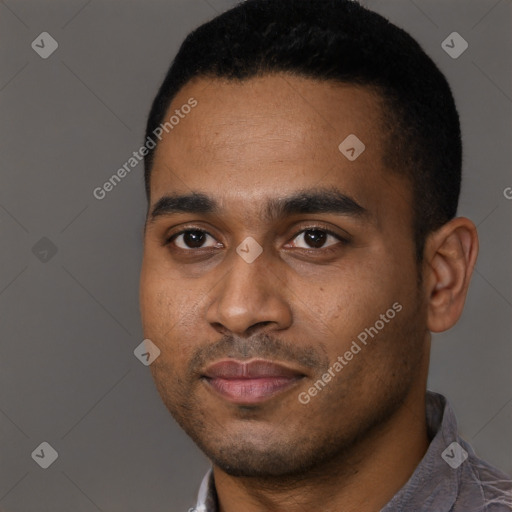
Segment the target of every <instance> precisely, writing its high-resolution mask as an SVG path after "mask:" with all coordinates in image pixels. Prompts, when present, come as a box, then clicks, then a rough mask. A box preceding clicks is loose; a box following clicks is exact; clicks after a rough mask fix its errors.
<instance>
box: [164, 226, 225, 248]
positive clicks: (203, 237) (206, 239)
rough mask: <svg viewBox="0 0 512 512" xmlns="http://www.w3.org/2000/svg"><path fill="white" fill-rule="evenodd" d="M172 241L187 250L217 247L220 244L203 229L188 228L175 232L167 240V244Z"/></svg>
mask: <svg viewBox="0 0 512 512" xmlns="http://www.w3.org/2000/svg"><path fill="white" fill-rule="evenodd" d="M170 243H174V245H176V247H179V248H180V249H185V250H190V249H203V248H205V247H216V246H217V244H218V242H217V241H216V240H215V238H213V236H212V235H210V234H209V233H207V232H206V231H203V230H201V229H187V230H185V231H180V232H179V233H175V234H174V235H172V236H171V237H170V238H169V239H168V240H167V244H170Z"/></svg>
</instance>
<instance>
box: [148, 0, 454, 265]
mask: <svg viewBox="0 0 512 512" xmlns="http://www.w3.org/2000/svg"><path fill="white" fill-rule="evenodd" d="M274 73H290V74H293V75H296V76H301V77H306V78H312V79H316V80H320V81H332V82H338V83H345V84H354V85H360V86H365V87H368V88H371V89H373V90H374V91H376V92H378V93H379V97H380V99H381V100H382V106H383V109H382V116H381V117H382V129H383V131H384V132H385V133H386V134H387V144H386V151H385V153H386V155H385V164H386V167H389V168H390V169H391V170H392V171H395V172H397V173H399V174H400V173H401V174H402V175H404V176H406V177H407V178H409V181H410V183H411V185H412V194H413V205H412V207H413V219H412V230H413V236H414V242H415V248H416V260H417V262H421V261H422V259H423V250H424V244H425V240H426V237H427V235H428V234H429V233H430V232H432V231H434V230H436V229H437V228H439V227H440V226H442V225H443V224H444V223H446V222H448V221H449V220H450V219H452V218H453V217H454V216H455V214H456V212H457V205H458V200H459V194H460V186H461V167H462V142H461V133H460V124H459V116H458V113H457V109H456V106H455V102H454V99H453V95H452V92H451V90H450V86H449V85H448V82H447V80H446V78H445V77H444V75H443V74H442V72H441V71H440V70H439V69H438V67H437V66H436V65H435V64H434V62H433V61H432V59H431V58H430V57H428V56H427V55H426V53H425V52H424V51H423V50H422V48H421V47H420V45H419V44H418V43H417V42H416V41H415V40H414V39H413V38H412V37H411V36H410V35H409V34H408V33H407V32H405V31H404V30H402V29H401V28H399V27H397V26H395V25H393V24H392V23H390V22H389V21H388V20H387V19H385V18H384V17H382V16H381V15H379V14H377V13H375V12H373V11H370V10H368V9H366V8H365V7H363V6H362V5H360V4H359V3H357V2H356V1H353V0H247V1H245V2H242V3H240V4H238V5H237V6H235V7H233V8H232V9H230V10H228V11H226V12H224V13H223V14H221V15H219V16H217V17H216V18H214V19H213V20H211V21H209V22H207V23H205V24H203V25H201V26H200V27H199V28H197V29H196V30H194V31H193V32H191V33H190V34H189V35H188V36H187V37H186V39H185V40H184V42H183V44H182V45H181V47H180V49H179V51H178V53H177V55H176V57H175V59H174V61H173V62H172V65H171V67H170V68H169V71H168V72H167V75H166V77H165V79H164V81H163V83H162V85H161V87H160V89H159V91H158V93H157V95H156V97H155V99H154V101H153V104H152V107H151V111H150V114H149V117H148V122H147V127H146V137H151V135H152V133H153V131H154V130H155V129H156V128H157V127H158V126H159V125H160V124H161V123H162V122H163V120H164V117H165V115H166V113H167V110H168V108H169V105H170V103H171V101H172V100H173V98H174V97H175V96H176V94H177V93H178V91H179V90H180V89H181V88H182V87H183V86H184V85H185V84H187V82H189V81H190V80H192V79H193V78H198V77H205V78H223V79H228V80H234V81H243V80H246V79H249V78H252V77H256V76H264V75H268V74H274ZM340 142H341V141H340ZM153 156H154V149H151V150H150V151H149V152H148V153H147V154H146V156H145V158H144V167H145V173H144V179H145V186H146V196H147V198H148V202H149V198H150V177H151V167H152V163H153Z"/></svg>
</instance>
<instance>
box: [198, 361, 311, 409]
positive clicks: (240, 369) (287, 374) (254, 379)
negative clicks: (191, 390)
mask: <svg viewBox="0 0 512 512" xmlns="http://www.w3.org/2000/svg"><path fill="white" fill-rule="evenodd" d="M303 377H304V374H303V373H301V372H300V371H298V370H296V369H293V368H290V367H288V366H285V365H282V364H279V363H276V362H274V361H268V360H262V359H257V360H252V361H247V362H243V361H236V360H233V359H225V360H222V361H218V362H216V363H214V364H212V365H210V366H208V368H206V370H205V372H204V374H203V380H205V382H206V383H207V384H208V386H209V387H210V388H212V389H213V390H214V391H215V392H217V393H218V394H220V395H221V396H222V397H223V398H225V399H227V400H228V401H230V402H234V403H238V404H254V403H258V402H262V401H264V400H268V399H270V398H272V397H274V396H275V395H276V394H278V393H281V392H284V391H285V390H287V389H289V388H290V387H292V386H294V385H295V384H296V383H297V382H298V381H299V380H300V379H301V378H303Z"/></svg>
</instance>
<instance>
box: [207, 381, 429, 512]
mask: <svg viewBox="0 0 512 512" xmlns="http://www.w3.org/2000/svg"><path fill="white" fill-rule="evenodd" d="M428 445H429V439H428V434H427V426H426V421H425V390H424V388H423V389H421V390H419V391H417V392H414V393H410V394H409V396H408V397H407V399H406V400H405V401H404V403H403V404H402V406H401V407H400V408H399V409H398V410H397V411H396V412H395V414H394V415H393V416H392V417H391V418H390V419H389V420H388V421H387V422H386V424H384V425H380V426H379V427H378V428H376V429H374V431H372V432H371V433H369V435H368V436H366V437H365V438H364V439H361V440H360V441H359V442H357V443H356V444H354V445H353V446H352V447H351V448H350V450H349V451H347V452H345V453H343V455H340V457H338V458H335V459H333V460H331V461H329V463H327V464H325V465H323V466H322V467H318V468H315V470H314V471H312V472H311V473H310V474H308V475H306V476H305V477H303V478H301V479H298V478H296V477H286V478H282V479H281V478H278V477H273V478H272V479H256V478H245V477H244V478H241V477H233V476H230V475H228V474H227V473H225V472H223V471H222V470H221V469H220V468H218V467H216V466H214V470H213V471H214V477H215V487H216V490H217V496H218V498H219V510H220V512H239V511H240V510H244V512H284V511H286V512H304V510H319V509H321V510H322V511H323V512H340V511H343V512H356V511H357V512H375V511H378V510H381V508H383V507H384V506H385V505H386V503H388V502H389V501H390V500H391V498H392V497H393V496H394V495H395V494H396V493H397V492H398V491H399V489H400V488H401V487H402V486H403V485H404V484H405V483H406V482H407V480H408V479H409V478H410V476H411V475H412V473H413V472H414V470H415V468H416V466H417V465H418V464H419V462H420V461H421V459H422V458H423V456H424V455H425V452H426V451H427V449H428Z"/></svg>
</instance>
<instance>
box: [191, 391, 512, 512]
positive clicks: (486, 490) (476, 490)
mask: <svg viewBox="0 0 512 512" xmlns="http://www.w3.org/2000/svg"><path fill="white" fill-rule="evenodd" d="M426 398H427V399H426V405H427V407H426V416H427V426H428V431H429V436H430V438H431V442H430V445H429V448H428V450H427V452H426V453H425V455H424V457H423V459H422V460H421V462H420V463H419V464H418V467H417V468H416V469H415V471H414V473H413V474H412V475H411V478H409V480H408V482H407V483H406V484H405V485H404V486H403V487H402V488H401V489H400V490H399V491H398V492H397V493H396V494H395V496H394V497H393V498H392V499H391V501H390V502H389V503H388V504H387V505H386V506H385V507H384V508H383V509H381V511H380V512H511V511H512V479H511V478H510V477H509V476H507V475H506V474H504V473H502V472H501V471H500V470H498V469H496V468H494V467H493V466H491V465H490V464H488V463H487V462H485V461H483V460H482V459H479V458H478V457H477V456H476V455H475V452H474V451H473V449H472V448H471V446H470V445H469V444H468V443H467V442H466V441H464V440H463V439H462V438H461V437H460V436H459V435H458V433H457V422H456V419H455V414H454V412H453V410H452V408H451V407H450V405H449V404H448V402H447V400H446V398H445V397H444V396H442V395H440V394H438V393H433V392H431V391H427V397H426ZM196 511H197V512H218V504H217V493H216V491H215V482H214V478H213V471H212V469H210V470H209V471H208V472H207V473H206V475H205V477H204V478H203V482H202V483H201V487H200V489H199V494H198V499H197V504H196V506H195V507H194V508H191V509H190V511H189V512H196ZM241 512H243V511H241Z"/></svg>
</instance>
